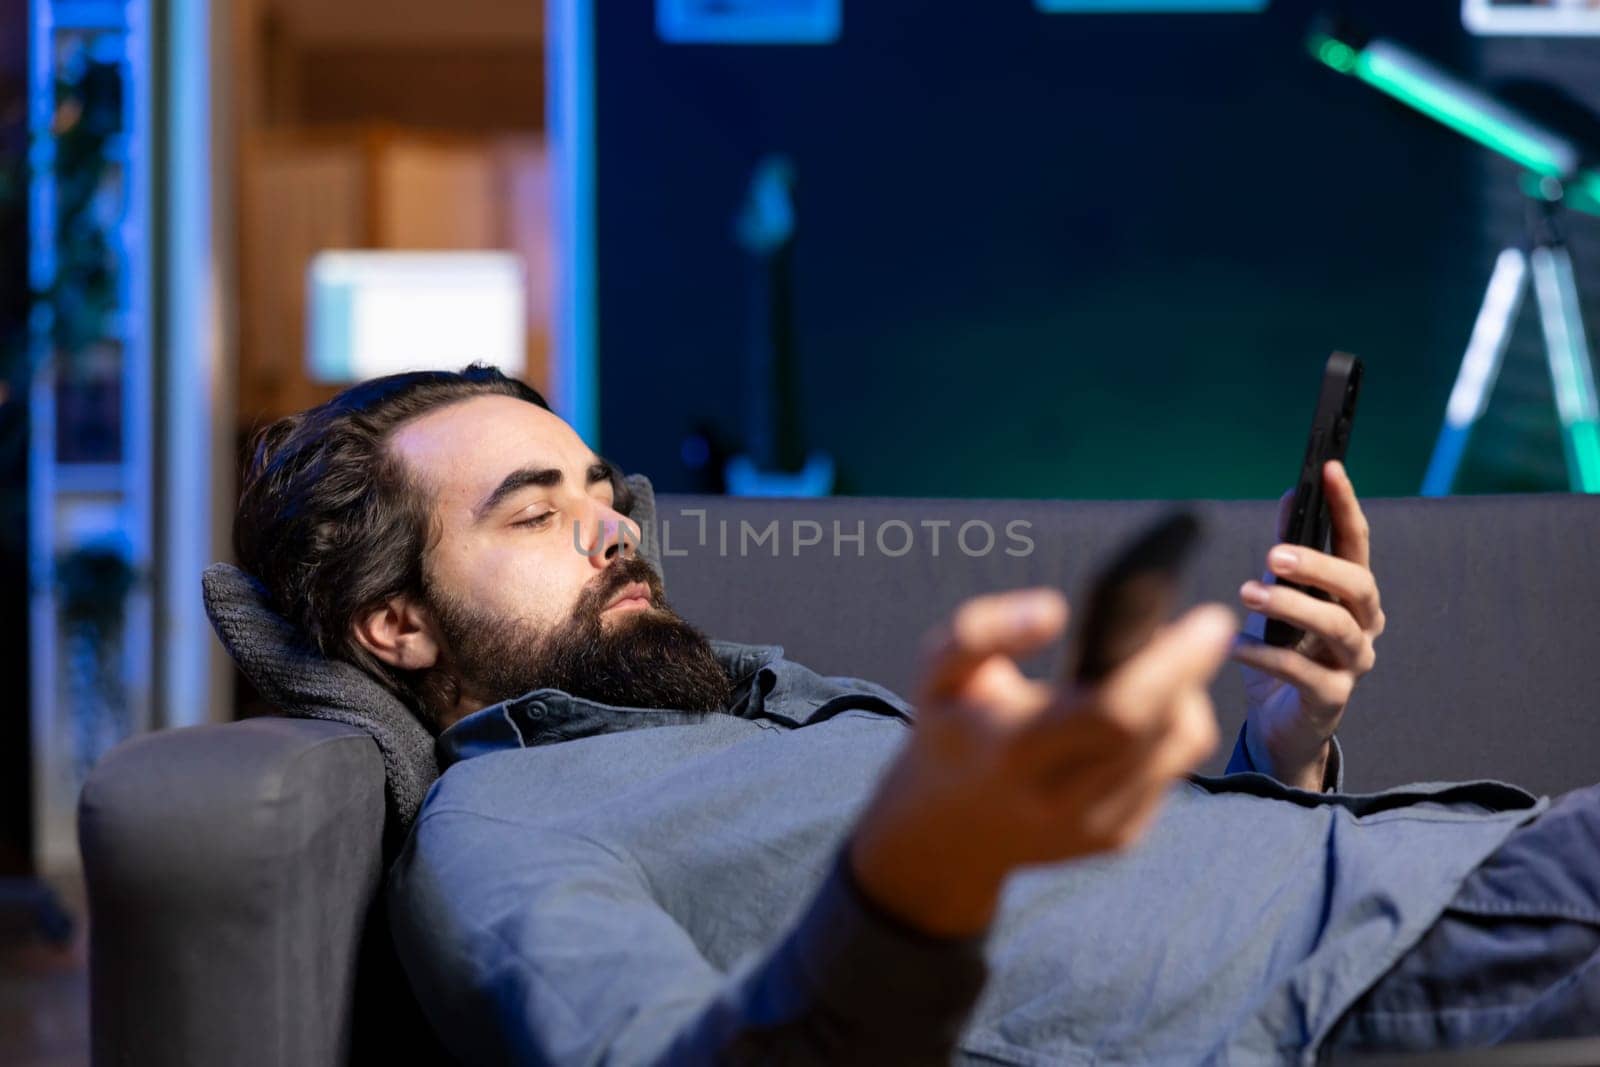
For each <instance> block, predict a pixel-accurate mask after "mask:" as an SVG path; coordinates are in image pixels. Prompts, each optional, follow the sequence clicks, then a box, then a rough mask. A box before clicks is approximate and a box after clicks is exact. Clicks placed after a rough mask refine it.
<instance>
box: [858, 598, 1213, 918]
mask: <svg viewBox="0 0 1600 1067" xmlns="http://www.w3.org/2000/svg"><path fill="white" fill-rule="evenodd" d="M1066 618H1067V604H1066V600H1065V599H1064V598H1063V597H1062V596H1061V594H1060V593H1058V592H1056V591H1055V590H1053V589H1033V590H1021V591H1018V592H1014V593H1001V594H995V595H992V596H982V597H977V598H974V599H972V600H969V601H967V602H966V603H964V604H962V605H961V607H960V608H959V609H957V611H956V613H955V615H954V616H953V618H952V619H951V621H950V623H949V624H948V625H947V626H946V627H944V628H942V629H940V630H938V631H935V632H934V633H933V634H931V635H930V638H929V642H928V653H927V664H926V669H925V671H924V674H923V681H922V683H921V686H920V688H919V690H918V694H917V697H918V699H917V722H916V726H915V728H914V729H913V731H912V734H911V737H910V738H909V739H908V741H907V743H906V746H905V748H904V749H903V750H902V751H901V753H900V755H899V756H898V757H897V758H896V760H895V762H894V763H893V764H892V765H891V766H890V767H889V769H888V770H887V771H886V772H885V774H884V776H883V778H882V780H881V781H880V782H879V785H878V789H877V791H876V793H875V795H874V796H873V798H872V800H871V801H870V802H869V804H868V806H867V808H866V810H865V811H864V812H863V813H862V816H861V818H860V820H859V821H858V822H857V824H856V829H855V831H854V833H853V835H852V838H851V842H850V850H849V861H850V866H851V871H852V873H853V874H854V876H855V879H856V881H857V883H858V884H859V885H860V886H861V888H862V889H863V890H864V891H865V892H866V893H867V895H868V896H869V897H871V898H872V899H873V900H874V901H875V902H876V903H878V904H879V905H881V906H882V907H883V908H885V909H886V910H887V911H889V912H890V913H891V914H894V915H895V916H897V917H898V918H901V919H903V920H904V921H906V922H907V923H909V924H910V925H912V926H914V927H917V928H920V929H922V930H925V931H927V932H930V933H934V934H939V935H943V936H963V935H972V934H976V933H979V932H981V931H982V930H984V929H985V928H986V927H987V926H988V924H989V922H990V921H991V919H992V918H993V914H994V909H995V905H996V903H997V901H998V899H999V893H1000V887H1001V883H1002V882H1003V881H1004V879H1005V877H1006V875H1007V874H1008V873H1009V872H1010V871H1011V870H1012V869H1013V868H1016V867H1019V866H1023V865H1026V864H1037V863H1050V862H1055V861H1059V860H1068V859H1073V858H1075V857H1079V856H1087V855H1090V854H1092V853H1097V852H1106V851H1111V850H1115V849H1121V848H1125V847H1127V846H1128V845H1129V844H1131V843H1132V842H1133V841H1135V840H1136V839H1137V838H1138V837H1139V836H1140V834H1141V833H1142V832H1143V831H1144V830H1145V828H1146V827H1147V826H1148V825H1149V824H1150V822H1151V821H1152V820H1153V819H1154V817H1155V814H1156V812H1157V810H1158V809H1159V806H1160V802H1161V800H1162V798H1163V796H1164V795H1165V794H1166V791H1167V789H1168V787H1169V786H1170V785H1171V783H1172V781H1173V779H1175V778H1177V777H1179V776H1181V775H1183V774H1186V773H1188V772H1189V771H1191V770H1192V769H1193V768H1194V767H1195V766H1197V765H1198V764H1199V763H1200V762H1201V761H1202V760H1204V759H1205V758H1206V756H1207V755H1209V754H1210V753H1211V751H1212V749H1214V748H1215V747H1216V743H1217V724H1216V717H1215V715H1214V714H1213V712H1212V708H1211V701H1210V698H1209V697H1208V695H1207V693H1206V685H1207V683H1208V682H1209V681H1210V679H1211V678H1212V676H1213V675H1215V674H1216V672H1217V670H1218V669H1219V668H1220V667H1221V665H1222V662H1223V661H1224V660H1225V659H1226V658H1227V654H1228V649H1229V646H1230V644H1231V642H1232V639H1233V636H1234V632H1235V619H1234V616H1233V614H1232V613H1231V612H1230V611H1228V610H1227V609H1226V608H1225V607H1223V606H1221V605H1209V606H1205V607H1200V608H1196V609H1194V610H1193V611H1190V612H1189V613H1188V614H1187V615H1185V616H1184V617H1183V618H1182V619H1180V620H1178V621H1177V622H1175V623H1173V624H1172V625H1170V626H1167V627H1165V628H1164V629H1162V630H1161V631H1160V632H1159V633H1158V634H1157V635H1156V636H1155V637H1154V638H1153V639H1152V640H1151V642H1150V643H1149V644H1148V645H1147V646H1146V647H1145V648H1144V649H1143V650H1142V651H1140V652H1139V653H1138V654H1137V655H1135V656H1133V657H1132V658H1131V659H1129V660H1128V661H1127V662H1126V663H1124V664H1123V665H1122V666H1121V667H1120V668H1119V669H1118V670H1116V671H1115V672H1113V673H1112V674H1111V675H1110V676H1109V677H1108V678H1106V679H1105V681H1103V682H1102V683H1101V684H1100V685H1098V686H1096V687H1094V688H1093V689H1089V690H1083V691H1079V690H1076V689H1074V688H1072V687H1058V686H1052V685H1047V684H1045V683H1043V682H1037V681H1033V680H1031V679H1029V678H1027V677H1026V676H1024V675H1023V673H1022V672H1021V670H1019V669H1018V667H1017V664H1016V660H1015V657H1017V656H1021V655H1026V654H1028V653H1030V652H1034V651H1036V650H1038V649H1039V648H1041V647H1043V646H1044V645H1045V644H1047V643H1048V642H1050V641H1052V640H1054V639H1055V638H1056V637H1057V636H1059V635H1060V633H1061V631H1062V629H1063V627H1064V626H1065V625H1066Z"/></svg>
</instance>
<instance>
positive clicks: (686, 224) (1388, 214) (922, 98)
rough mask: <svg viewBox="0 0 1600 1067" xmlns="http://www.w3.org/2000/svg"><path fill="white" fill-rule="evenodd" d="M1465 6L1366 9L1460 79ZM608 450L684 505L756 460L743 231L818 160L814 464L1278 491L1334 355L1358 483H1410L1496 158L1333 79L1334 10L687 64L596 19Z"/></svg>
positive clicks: (809, 191)
mask: <svg viewBox="0 0 1600 1067" xmlns="http://www.w3.org/2000/svg"><path fill="white" fill-rule="evenodd" d="M1459 6H1460V5H1459V2H1458V0H1408V2H1407V3H1405V4H1396V3H1393V2H1392V0H1390V2H1385V0H1370V2H1367V3H1350V4H1346V5H1345V7H1346V9H1347V10H1348V11H1349V12H1350V13H1351V14H1354V15H1356V16H1358V17H1362V18H1364V20H1365V21H1366V22H1367V23H1368V24H1369V25H1372V26H1374V27H1377V28H1379V29H1381V30H1382V31H1384V32H1385V33H1386V34H1388V35H1390V36H1393V37H1396V38H1399V39H1401V40H1403V41H1405V42H1407V43H1410V44H1412V45H1414V46H1416V47H1417V48H1419V49H1421V50H1423V51H1425V52H1427V53H1428V54H1430V55H1431V56H1433V57H1435V58H1437V59H1439V60H1441V61H1442V62H1445V63H1447V64H1450V65H1453V66H1456V67H1462V68H1464V67H1467V66H1469V65H1470V64H1471V63H1472V62H1473V60H1474V52H1473V50H1474V47H1475V46H1474V44H1473V43H1472V42H1471V40H1470V39H1469V38H1467V36H1466V35H1465V34H1464V33H1463V32H1462V31H1461V29H1460V19H1459ZM596 7H597V9H598V16H597V20H598V22H597V40H598V51H597V71H598V73H597V81H598V97H597V126H598V145H597V151H598V159H599V186H598V202H599V234H600V243H599V272H600V283H599V309H600V320H601V326H600V337H601V392H602V408H601V422H602V431H601V436H602V442H601V444H602V447H603V449H604V451H605V452H606V453H607V454H608V455H609V456H611V457H613V458H614V459H616V460H618V461H619V462H620V463H621V464H623V465H624V466H625V467H627V468H630V469H637V470H642V471H645V472H647V473H649V474H650V475H651V476H652V477H653V478H655V479H656V481H657V484H658V485H659V486H661V487H662V488H663V489H684V488H690V487H692V486H694V484H695V482H694V479H693V477H692V475H691V473H690V472H689V471H687V470H686V469H685V467H684V466H683V464H682V462H681V460H680V459H679V455H678V453H679V442H680V440H681V438H682V436H683V435H684V433H685V432H686V431H687V430H688V428H689V427H690V426H691V425H693V424H694V423H695V422H697V421H700V420H706V421H708V422H709V423H710V424H711V425H712V426H714V427H715V428H716V429H717V431H718V432H719V433H721V434H722V435H723V436H725V437H727V438H729V439H735V438H736V437H737V435H738V432H739V427H740V422H739V418H738V403H739V378H738V375H739V367H740V360H741V353H742V352H743V351H744V348H745V346H746V343H747V320H746V314H745V312H746V299H747V293H748V286H749V283H750V275H749V269H748V267H747V265H746V262H745V260H744V257H743V254H742V253H741V252H740V251H739V249H738V248H737V246H736V245H735V244H734V242H733V240H732V236H731V229H732V227H731V218H732V215H733V213H734V211H735V209H736V208H737V206H738V204H739V201H740V198H741V196H742V193H743V190H744V186H745V182H746V180H747V178H748V174H749V171H750V169H751V168H752V166H753V165H754V163H755V162H756V160H757V159H759V158H760V157H761V156H762V155H764V154H766V153H768V152H773V151H780V152H785V153H788V154H789V155H791V156H792V157H793V158H794V159H795V161H796V163H797V166H798V172H799V179H800V190H799V211H800V214H801V219H802V222H801V231H800V236H799V241H798V243H797V247H796V264H795V270H796V291H797V296H796V300H797V306H798V315H799V319H800V323H801V329H800V349H801V354H802V359H803V365H802V367H801V375H802V378H803V381H802V383H801V396H802V400H803V406H804V430H805V436H806V439H807V443H808V444H810V445H811V446H813V447H821V448H826V449H828V450H829V451H831V452H832V453H833V454H834V456H835V457H836V458H837V461H838V463H839V467H840V471H841V484H840V489H841V491H843V492H848V493H868V494H889V495H940V496H946V495H948V496H978V495H981V496H1028V497H1034V496H1062V497H1144V496H1149V497H1169V496H1171V497H1183V496H1219V497H1230V496H1267V495H1276V494H1277V493H1278V492H1280V491H1281V490H1282V489H1283V488H1284V487H1285V486H1286V485H1287V484H1288V482H1289V481H1290V479H1291V478H1292V476H1293V472H1294V470H1295V468H1296V465H1297V463H1298V460H1299V450H1300V448H1301V447H1302V438H1303V435H1304V432H1305V424H1306V422H1307V421H1308V419H1309V416H1310V406H1311V404H1312V401H1313V399H1314V391H1315V387H1316V385H1317V380H1318V376H1319V372H1320V366H1321V362H1322V359H1323V358H1324V356H1325V355H1326V353H1327V352H1328V351H1329V350H1330V349H1332V348H1345V349H1349V350H1351V351H1355V352H1358V353H1360V354H1362V355H1363V356H1364V357H1365V358H1366V359H1367V361H1368V368H1369V374H1368V381H1367V389H1366V393H1365V396H1364V398H1363V404H1364V407H1363V410H1362V412H1361V414H1360V418H1359V419H1358V425H1357V432H1356V436H1355V445H1354V447H1353V450H1352V455H1351V464H1352V468H1353V471H1354V473H1355V475H1356V478H1357V484H1358V485H1359V486H1360V487H1361V489H1362V490H1363V491H1364V492H1366V493H1368V494H1380V493H1381V494H1398V493H1409V492H1414V491H1415V489H1416V487H1417V486H1418V484H1420V481H1421V476H1422V471H1423V468H1424V466H1425V464H1426V461H1427V457H1428V451H1429V449H1430V447H1431V444H1432V440H1433V436H1434V433H1435V431H1436V429H1437V426H1438V420H1439V419H1440V417H1441V416H1442V413H1443V408H1444V400H1445V396H1446V393H1447V391H1448V389H1449V385H1450V381H1451V379H1452V376H1453V373H1454V370H1455V366H1456V362H1457V360H1458V358H1459V353H1460V349H1461V346H1462V344H1463V343H1464V342H1465V340H1466V337H1467V334H1468V332H1469V329H1470V326H1471V317H1472V314H1473V311H1474V309H1475V308H1476V304H1477V300H1478V297H1479V295H1480V293H1481V285H1482V282H1483V279H1484V278H1485V277H1486V272H1487V270H1488V267H1489V265H1490V261H1491V258H1492V257H1491V254H1490V251H1489V249H1488V248H1487V247H1486V245H1485V242H1484V238H1483V234H1482V232H1481V228H1480V227H1479V226H1478V225H1477V224H1476V222H1475V221H1474V220H1475V219H1476V218H1477V216H1478V214H1479V213H1480V206H1479V199H1480V198H1479V189H1478V186H1479V184H1480V178H1479V175H1480V169H1479V168H1476V167H1474V165H1473V159H1474V152H1475V151H1476V150H1475V149H1473V148H1471V146H1469V145H1467V144H1466V143H1465V142H1463V141H1461V140H1460V139H1458V138H1456V137H1455V136H1454V135H1452V134H1450V133H1449V132H1447V131H1445V130H1443V129H1442V128H1438V127H1435V126H1433V125H1431V124H1429V123H1428V122H1427V121H1426V120H1423V119H1420V118H1417V117H1416V116H1414V115H1413V114H1411V113H1409V112H1407V111H1405V110H1403V109H1402V108H1400V107H1399V106H1397V105H1393V104H1391V103H1389V102H1387V101H1385V100H1384V99H1382V98H1381V97H1380V96H1378V94H1376V93H1374V92H1373V91H1371V90H1370V89H1367V88H1366V87H1364V86H1362V85H1360V84H1358V83H1356V82H1355V81H1353V80H1351V79H1346V78H1340V77H1338V76H1336V75H1335V74H1333V73H1332V72H1331V71H1329V70H1327V69H1326V68H1323V67H1321V66H1320V65H1318V64H1316V63H1314V62H1313V61H1312V60H1311V59H1310V58H1309V57H1308V56H1307V54H1306V52H1305V49H1304V47H1303V44H1302V42H1303V38H1304V33H1305V29H1306V26H1307V24H1308V22H1309V21H1310V19H1311V17H1312V16H1313V14H1314V13H1315V12H1316V11H1317V10H1318V9H1319V8H1318V6H1317V5H1314V4H1311V3H1306V2H1300V0H1276V2H1275V3H1274V4H1273V5H1272V7H1271V9H1270V10H1269V11H1268V12H1266V13H1265V14H1262V15H1254V16H1250V15H1188V16H1172V15H1148V16H1094V17H1086V16H1075V17H1068V16H1046V15H1042V14H1038V13H1036V12H1035V11H1034V10H1033V6H1032V4H1031V3H1029V2H1027V0H1007V2H1004V3H990V4H973V3H971V2H970V0H921V2H912V0H896V2H893V3H890V2H884V3H853V2H847V3H846V4H845V26H844V33H843V37H842V40H840V41H839V43H837V44H836V45H832V46H825V47H816V48H771V47H750V48H718V47H699V46H696V47H685V46H668V45H665V44H663V43H661V42H660V41H659V40H658V39H657V38H656V36H655V32H654V23H653V4H652V3H651V2H650V0H607V2H606V3H604V4H597V5H596Z"/></svg>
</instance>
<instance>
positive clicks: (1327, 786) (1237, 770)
mask: <svg viewBox="0 0 1600 1067" xmlns="http://www.w3.org/2000/svg"><path fill="white" fill-rule="evenodd" d="M1248 725H1249V723H1248V721H1247V722H1246V723H1245V724H1244V725H1243V726H1240V727H1239V738H1238V740H1236V741H1235V742H1234V743H1233V755H1231V756H1229V757H1228V766H1227V769H1226V770H1224V771H1223V772H1222V773H1223V774H1245V773H1254V774H1266V775H1268V777H1271V775H1270V773H1269V772H1267V771H1264V770H1262V769H1261V768H1259V767H1257V766H1256V765H1255V761H1254V760H1252V759H1251V758H1250V749H1249V747H1248V746H1247V745H1246V744H1245V743H1244V731H1245V727H1246V726H1248ZM1328 740H1329V741H1330V745H1329V748H1328V765H1327V767H1326V768H1325V769H1324V770H1323V772H1322V791H1323V792H1324V793H1342V792H1344V749H1343V747H1342V746H1340V744H1339V737H1338V735H1337V734H1335V735H1334V736H1333V737H1331V738H1329V739H1328Z"/></svg>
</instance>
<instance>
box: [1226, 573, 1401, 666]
mask: <svg viewBox="0 0 1600 1067" xmlns="http://www.w3.org/2000/svg"><path fill="white" fill-rule="evenodd" d="M1239 599H1240V600H1242V601H1243V602H1244V604H1245V606H1246V607H1248V608H1250V609H1251V610H1252V611H1258V612H1260V613H1261V614H1263V615H1265V616H1267V617H1268V618H1272V619H1278V620H1280V621H1282V622H1286V623H1289V624H1290V625H1291V626H1295V627H1298V628H1300V629H1302V630H1304V631H1306V632H1307V633H1310V634H1315V635H1316V636H1318V637H1320V638H1321V639H1322V641H1323V643H1324V644H1326V645H1327V646H1328V648H1329V649H1331V650H1332V651H1333V654H1334V656H1335V657H1336V658H1337V659H1338V661H1339V662H1340V663H1341V664H1343V665H1344V666H1346V667H1356V668H1358V669H1362V668H1361V661H1362V660H1363V658H1364V657H1366V656H1368V655H1370V654H1371V642H1370V641H1369V640H1368V639H1367V635H1366V631H1365V630H1363V629H1362V627H1361V623H1360V621H1359V620H1357V619H1356V617H1355V616H1354V615H1353V614H1351V613H1350V609H1349V608H1347V607H1345V606H1344V605H1343V604H1333V603H1329V602H1328V601H1326V600H1318V599H1317V598H1316V597H1314V596H1310V595H1308V594H1306V593H1302V592H1301V591H1300V590H1298V589H1291V588H1289V587H1288V586H1286V585H1262V584H1261V583H1260V582H1245V583H1244V585H1242V586H1240V587H1239Z"/></svg>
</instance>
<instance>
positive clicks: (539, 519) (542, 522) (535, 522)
mask: <svg viewBox="0 0 1600 1067" xmlns="http://www.w3.org/2000/svg"><path fill="white" fill-rule="evenodd" d="M555 514H556V513H555V512H553V511H546V512H544V513H543V514H541V515H534V516H532V517H531V518H526V519H519V520H518V521H516V522H514V523H512V524H511V525H513V526H531V527H533V528H534V529H539V528H540V527H543V526H548V525H549V524H550V520H551V519H552V518H554V517H555Z"/></svg>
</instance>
